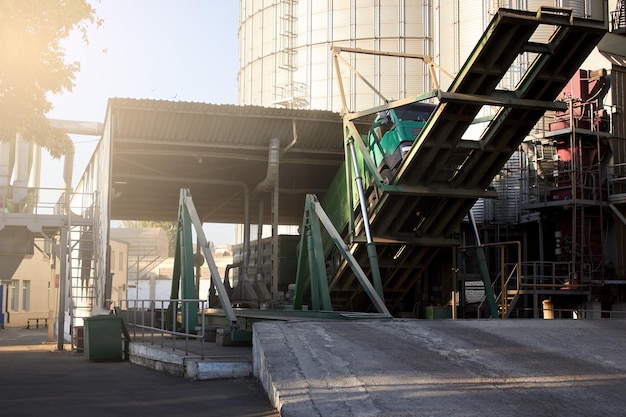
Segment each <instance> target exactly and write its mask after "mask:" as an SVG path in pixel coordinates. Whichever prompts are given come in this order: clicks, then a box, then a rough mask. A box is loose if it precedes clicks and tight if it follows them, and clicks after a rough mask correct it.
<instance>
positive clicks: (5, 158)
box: [0, 141, 11, 207]
mask: <svg viewBox="0 0 626 417" xmlns="http://www.w3.org/2000/svg"><path fill="white" fill-rule="evenodd" d="M10 149H11V146H10V144H9V142H2V141H0V207H6V200H7V198H8V197H9V152H10Z"/></svg>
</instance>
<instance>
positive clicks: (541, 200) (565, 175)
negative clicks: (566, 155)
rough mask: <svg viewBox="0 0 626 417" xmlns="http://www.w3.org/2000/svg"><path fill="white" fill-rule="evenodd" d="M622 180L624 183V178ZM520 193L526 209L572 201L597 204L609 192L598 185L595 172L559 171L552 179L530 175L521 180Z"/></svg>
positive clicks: (625, 179)
mask: <svg viewBox="0 0 626 417" xmlns="http://www.w3.org/2000/svg"><path fill="white" fill-rule="evenodd" d="M574 178H575V181H574ZM622 180H624V181H626V177H625V178H623V179H622ZM623 184H626V182H624V183H623ZM609 185H610V182H609ZM520 192H521V204H522V206H523V207H524V206H526V207H528V206H533V205H536V204H538V205H544V204H547V203H555V202H558V201H563V202H567V203H570V204H571V203H572V200H574V199H576V200H584V201H587V202H589V201H590V202H594V203H598V202H600V201H601V200H602V199H604V198H605V197H606V195H607V192H610V190H607V189H606V185H605V186H602V185H601V184H599V180H598V173H597V172H592V171H589V170H583V171H577V172H576V173H574V172H573V171H571V170H561V171H558V174H557V173H555V174H553V177H547V176H546V177H540V176H537V175H532V176H529V177H523V178H521V186H520Z"/></svg>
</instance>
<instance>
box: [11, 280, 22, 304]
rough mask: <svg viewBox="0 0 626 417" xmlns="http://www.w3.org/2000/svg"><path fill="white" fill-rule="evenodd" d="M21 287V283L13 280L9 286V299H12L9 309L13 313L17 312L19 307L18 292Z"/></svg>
mask: <svg viewBox="0 0 626 417" xmlns="http://www.w3.org/2000/svg"><path fill="white" fill-rule="evenodd" d="M19 287H20V282H19V281H18V280H16V279H12V280H11V284H10V286H9V297H10V299H11V301H10V306H9V308H10V309H11V311H17V309H18V307H19V304H18V302H19V293H18V292H17V290H18V288H19Z"/></svg>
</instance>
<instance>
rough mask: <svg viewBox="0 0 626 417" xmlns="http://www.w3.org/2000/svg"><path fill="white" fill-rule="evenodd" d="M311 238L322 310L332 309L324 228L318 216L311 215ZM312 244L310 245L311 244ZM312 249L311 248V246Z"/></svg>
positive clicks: (311, 260)
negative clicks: (323, 237)
mask: <svg viewBox="0 0 626 417" xmlns="http://www.w3.org/2000/svg"><path fill="white" fill-rule="evenodd" d="M310 221H311V238H312V241H313V258H309V262H310V263H315V265H316V266H315V269H316V270H317V275H316V277H317V280H318V283H317V286H318V291H319V297H320V302H321V306H320V307H321V308H320V309H321V310H325V311H332V310H333V307H332V304H331V302H330V292H329V290H328V277H327V275H326V262H325V256H324V244H323V242H322V229H321V227H320V221H319V219H318V217H317V216H311V217H310ZM309 246H310V245H309ZM309 251H310V248H309Z"/></svg>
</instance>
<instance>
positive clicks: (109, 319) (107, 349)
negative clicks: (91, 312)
mask: <svg viewBox="0 0 626 417" xmlns="http://www.w3.org/2000/svg"><path fill="white" fill-rule="evenodd" d="M84 337H85V354H86V356H87V359H88V360H90V361H120V360H122V318H121V317H119V316H93V317H87V318H85V329H84Z"/></svg>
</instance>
